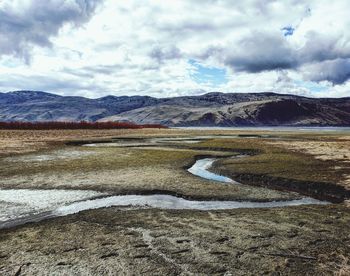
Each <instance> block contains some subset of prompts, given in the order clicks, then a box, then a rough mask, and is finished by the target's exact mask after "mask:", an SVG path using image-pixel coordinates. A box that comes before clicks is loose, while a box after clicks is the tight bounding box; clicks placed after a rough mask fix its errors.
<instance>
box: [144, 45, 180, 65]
mask: <svg viewBox="0 0 350 276" xmlns="http://www.w3.org/2000/svg"><path fill="white" fill-rule="evenodd" d="M149 56H150V57H151V58H153V59H155V60H157V62H158V63H163V61H165V60H170V59H179V58H181V57H182V54H181V51H180V50H179V48H177V47H175V46H165V47H160V46H159V45H157V46H154V47H153V49H152V50H151V51H150V52H149Z"/></svg>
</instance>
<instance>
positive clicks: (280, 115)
mask: <svg viewBox="0 0 350 276" xmlns="http://www.w3.org/2000/svg"><path fill="white" fill-rule="evenodd" d="M81 120H86V121H132V122H135V123H138V124H154V123H156V124H164V125H168V126H265V125H285V126H293V125H295V126H296V125H304V126H312V125H315V126H316V125H321V126H350V98H340V99H336V98H334V99H332V98H306V97H299V96H295V95H285V94H276V93H270V92H269V93H218V92H213V93H207V94H204V95H200V96H187V97H186V96H185V97H173V98H162V99H158V98H152V97H149V96H131V97H128V96H121V97H117V96H107V97H103V98H99V99H88V98H84V97H71V96H66V97H65V96H58V95H54V94H50V93H46V92H38V91H16V92H9V93H0V121H81Z"/></svg>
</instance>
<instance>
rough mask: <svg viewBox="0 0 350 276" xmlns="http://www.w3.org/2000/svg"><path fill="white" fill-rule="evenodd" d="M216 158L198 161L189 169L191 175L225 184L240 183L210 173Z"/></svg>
mask: <svg viewBox="0 0 350 276" xmlns="http://www.w3.org/2000/svg"><path fill="white" fill-rule="evenodd" d="M216 160H217V159H216V158H204V159H200V160H197V161H196V162H195V163H194V164H193V166H192V167H191V168H189V169H188V171H189V172H190V173H192V174H193V175H196V176H199V177H202V178H204V179H208V180H214V181H219V182H223V183H236V184H238V182H236V181H234V180H233V179H231V178H229V177H226V176H223V175H219V174H216V173H212V172H210V171H209V168H210V167H211V166H212V165H213V163H214V162H215V161H216Z"/></svg>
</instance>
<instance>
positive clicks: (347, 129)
mask: <svg viewBox="0 0 350 276" xmlns="http://www.w3.org/2000/svg"><path fill="white" fill-rule="evenodd" d="M175 128H179V129H193V130H241V131H242V130H243V131H244V130H248V131H250V130H252V131H289V132H324V131H326V132H350V127H297V126H296V127H283V126H279V127H278V126H276V127H273V126H271V127H175Z"/></svg>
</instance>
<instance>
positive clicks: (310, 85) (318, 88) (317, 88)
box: [294, 80, 328, 93]
mask: <svg viewBox="0 0 350 276" xmlns="http://www.w3.org/2000/svg"><path fill="white" fill-rule="evenodd" d="M294 82H295V84H297V85H298V86H301V87H304V88H307V89H309V90H310V91H311V92H315V93H317V92H323V91H325V90H327V89H328V87H327V86H324V85H322V84H320V83H316V82H312V81H300V80H298V81H294Z"/></svg>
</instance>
